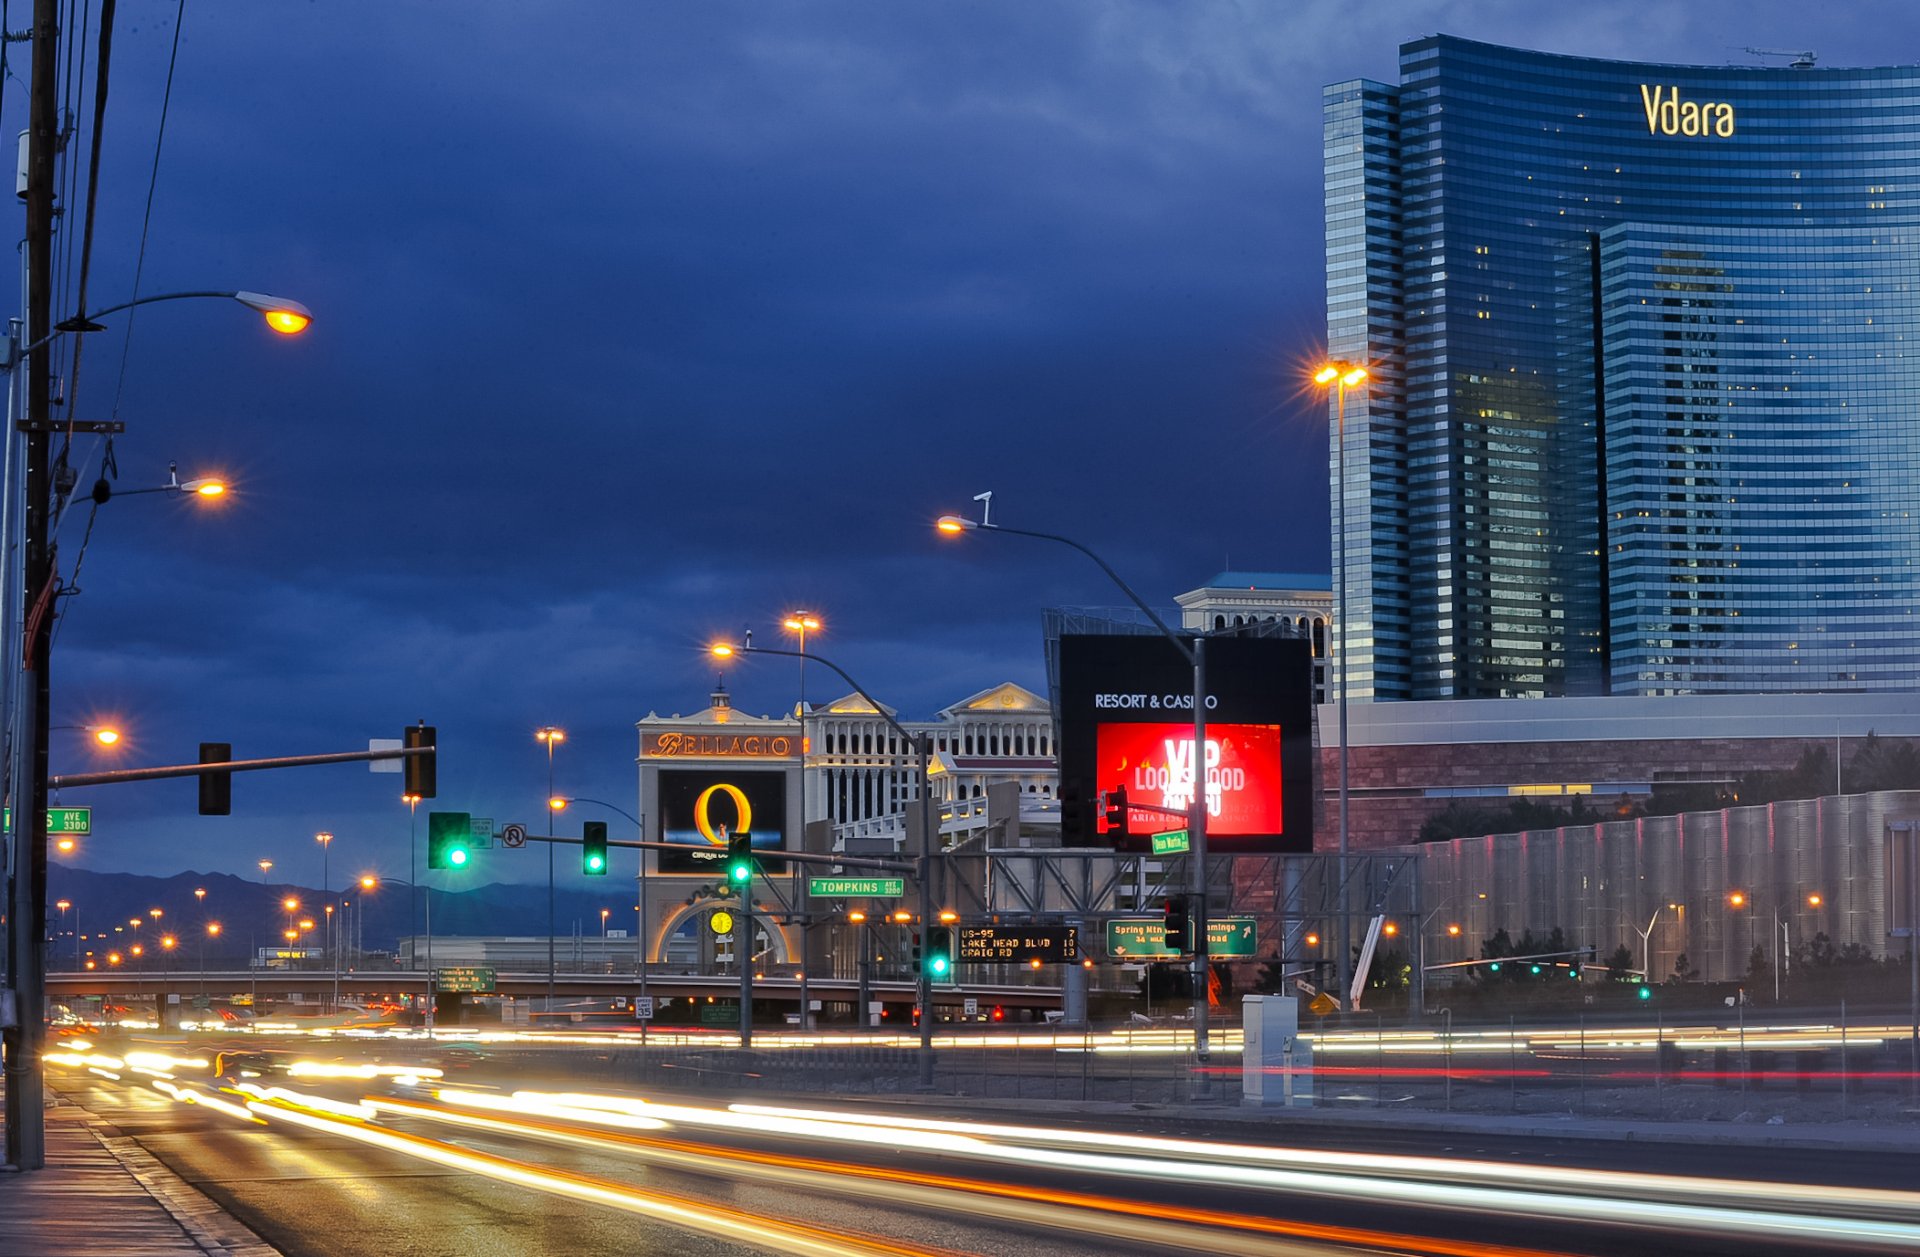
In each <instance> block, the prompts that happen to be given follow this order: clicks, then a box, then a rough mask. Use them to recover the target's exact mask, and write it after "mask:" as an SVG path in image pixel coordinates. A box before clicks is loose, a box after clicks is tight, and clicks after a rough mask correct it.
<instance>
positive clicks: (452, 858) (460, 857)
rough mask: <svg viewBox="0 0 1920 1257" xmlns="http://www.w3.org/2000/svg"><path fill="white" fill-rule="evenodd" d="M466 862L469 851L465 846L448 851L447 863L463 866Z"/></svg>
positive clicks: (458, 866)
mask: <svg viewBox="0 0 1920 1257" xmlns="http://www.w3.org/2000/svg"><path fill="white" fill-rule="evenodd" d="M466 862H467V851H466V848H465V847H455V848H454V849H453V850H451V851H449V852H447V863H449V864H451V865H453V867H455V868H461V867H463V866H464V865H465V864H466Z"/></svg>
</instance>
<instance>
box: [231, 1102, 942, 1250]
mask: <svg viewBox="0 0 1920 1257" xmlns="http://www.w3.org/2000/svg"><path fill="white" fill-rule="evenodd" d="M247 1107H248V1109H249V1110H251V1111H252V1112H253V1113H255V1114H257V1115H258V1116H260V1117H262V1118H264V1119H266V1120H267V1121H268V1122H269V1124H271V1123H274V1122H286V1123H289V1124H291V1125H294V1126H300V1127H304V1128H306V1129H308V1130H315V1131H320V1132H322V1133H325V1134H329V1135H339V1136H343V1137H345V1138H348V1139H353V1140H357V1141H359V1142H361V1143H365V1144H369V1145H371V1146H373V1147H377V1148H381V1149H384V1150H386V1151H388V1152H394V1153H398V1154H400V1155H402V1156H408V1157H412V1158H414V1159H416V1160H422V1161H429V1162H432V1163H434V1164H436V1165H443V1166H446V1167H448V1168H449V1169H456V1170H464V1171H466V1172H468V1173H471V1174H478V1175H481V1176H483V1177H486V1178H491V1179H494V1180H495V1181H498V1182H503V1183H511V1184H513V1185H515V1186H519V1187H526V1188H530V1189H532V1190H534V1191H539V1192H545V1193H547V1194H549V1195H554V1196H565V1197H569V1198H571V1199H575V1200H584V1201H588V1202H591V1203H594V1204H600V1205H607V1206H610V1207H612V1208H615V1209H621V1210H624V1211H626V1212H628V1213H634V1214H640V1215H643V1216H646V1217H651V1218H655V1219H657V1220H659V1221H662V1222H666V1223H670V1224H672V1225H674V1226H678V1227H683V1228H685V1229H687V1230H691V1231H697V1232H700V1233H701V1234H704V1235H711V1236H715V1237H718V1238H721V1239H726V1240H732V1241H734V1242H737V1243H745V1244H752V1245H755V1246H757V1247H761V1248H770V1249H772V1250H774V1251H775V1252H781V1253H794V1254H799V1255H800V1257H960V1255H959V1254H956V1253H954V1252H953V1251H952V1250H950V1249H941V1248H931V1247H927V1246H925V1245H920V1244H911V1243H896V1242H894V1241H890V1240H887V1239H884V1238H882V1237H879V1236H864V1235H858V1234H854V1233H851V1232H834V1231H829V1230H825V1229H823V1228H819V1227H812V1226H807V1225H805V1224H803V1223H799V1222H789V1221H773V1220H770V1219H765V1218H758V1217H754V1216H752V1215H750V1214H747V1213H744V1212H741V1211H739V1210H735V1209H728V1208H726V1207H724V1206H721V1205H717V1204H715V1203H713V1202H711V1201H701V1200H693V1199H689V1198H686V1197H680V1196H672V1195H668V1194H666V1193H664V1192H652V1191H642V1190H639V1189H637V1188H632V1187H628V1186H626V1185H624V1184H620V1183H615V1182H611V1181H609V1180H605V1179H597V1178H592V1177H589V1176H587V1175H584V1174H572V1173H568V1172H565V1171H561V1170H552V1169H546V1168H543V1167H540V1166H536V1165H530V1164H527V1163H525V1162H521V1161H512V1160H509V1159H507V1158H505V1157H496V1156H493V1155H491V1154H489V1153H484V1152H475V1151H472V1150H470V1149H465V1148H457V1147H454V1146H453V1145H451V1144H445V1143H441V1142H439V1141H438V1140H432V1139H424V1138H422V1137H420V1136H418V1135H409V1134H404V1133H402V1132H399V1131H392V1130H386V1129H384V1128H382V1127H378V1126H373V1125H370V1124H367V1123H364V1122H355V1121H340V1120H337V1119H334V1118H330V1117H325V1116H322V1115H320V1114H317V1113H310V1112H306V1111H304V1110H301V1109H293V1108H284V1107H281V1106H280V1105H278V1104H271V1103H263V1102H261V1101H258V1100H255V1101H252V1102H251V1103H249V1104H248V1106H247Z"/></svg>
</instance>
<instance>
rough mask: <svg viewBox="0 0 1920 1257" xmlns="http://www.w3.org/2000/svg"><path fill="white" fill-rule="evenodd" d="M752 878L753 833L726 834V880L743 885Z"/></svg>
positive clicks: (736, 884)
mask: <svg viewBox="0 0 1920 1257" xmlns="http://www.w3.org/2000/svg"><path fill="white" fill-rule="evenodd" d="M752 878H753V835H752V834H750V833H738V834H728V835H727V880H728V881H729V882H732V883H733V884H734V885H735V886H744V885H746V884H747V882H749V881H750V880H752Z"/></svg>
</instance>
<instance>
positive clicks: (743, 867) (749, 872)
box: [727, 861, 753, 882]
mask: <svg viewBox="0 0 1920 1257" xmlns="http://www.w3.org/2000/svg"><path fill="white" fill-rule="evenodd" d="M727 876H728V877H731V878H732V879H733V880H734V881H736V882H744V881H746V880H747V878H749V877H751V876H753V869H752V866H750V865H748V864H746V863H745V862H744V861H743V862H741V863H739V864H730V865H728V866H727Z"/></svg>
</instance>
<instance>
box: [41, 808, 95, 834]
mask: <svg viewBox="0 0 1920 1257" xmlns="http://www.w3.org/2000/svg"><path fill="white" fill-rule="evenodd" d="M47 832H48V833H50V834H90V833H92V832H93V809H92V808H90V807H50V808H48V809H47Z"/></svg>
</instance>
